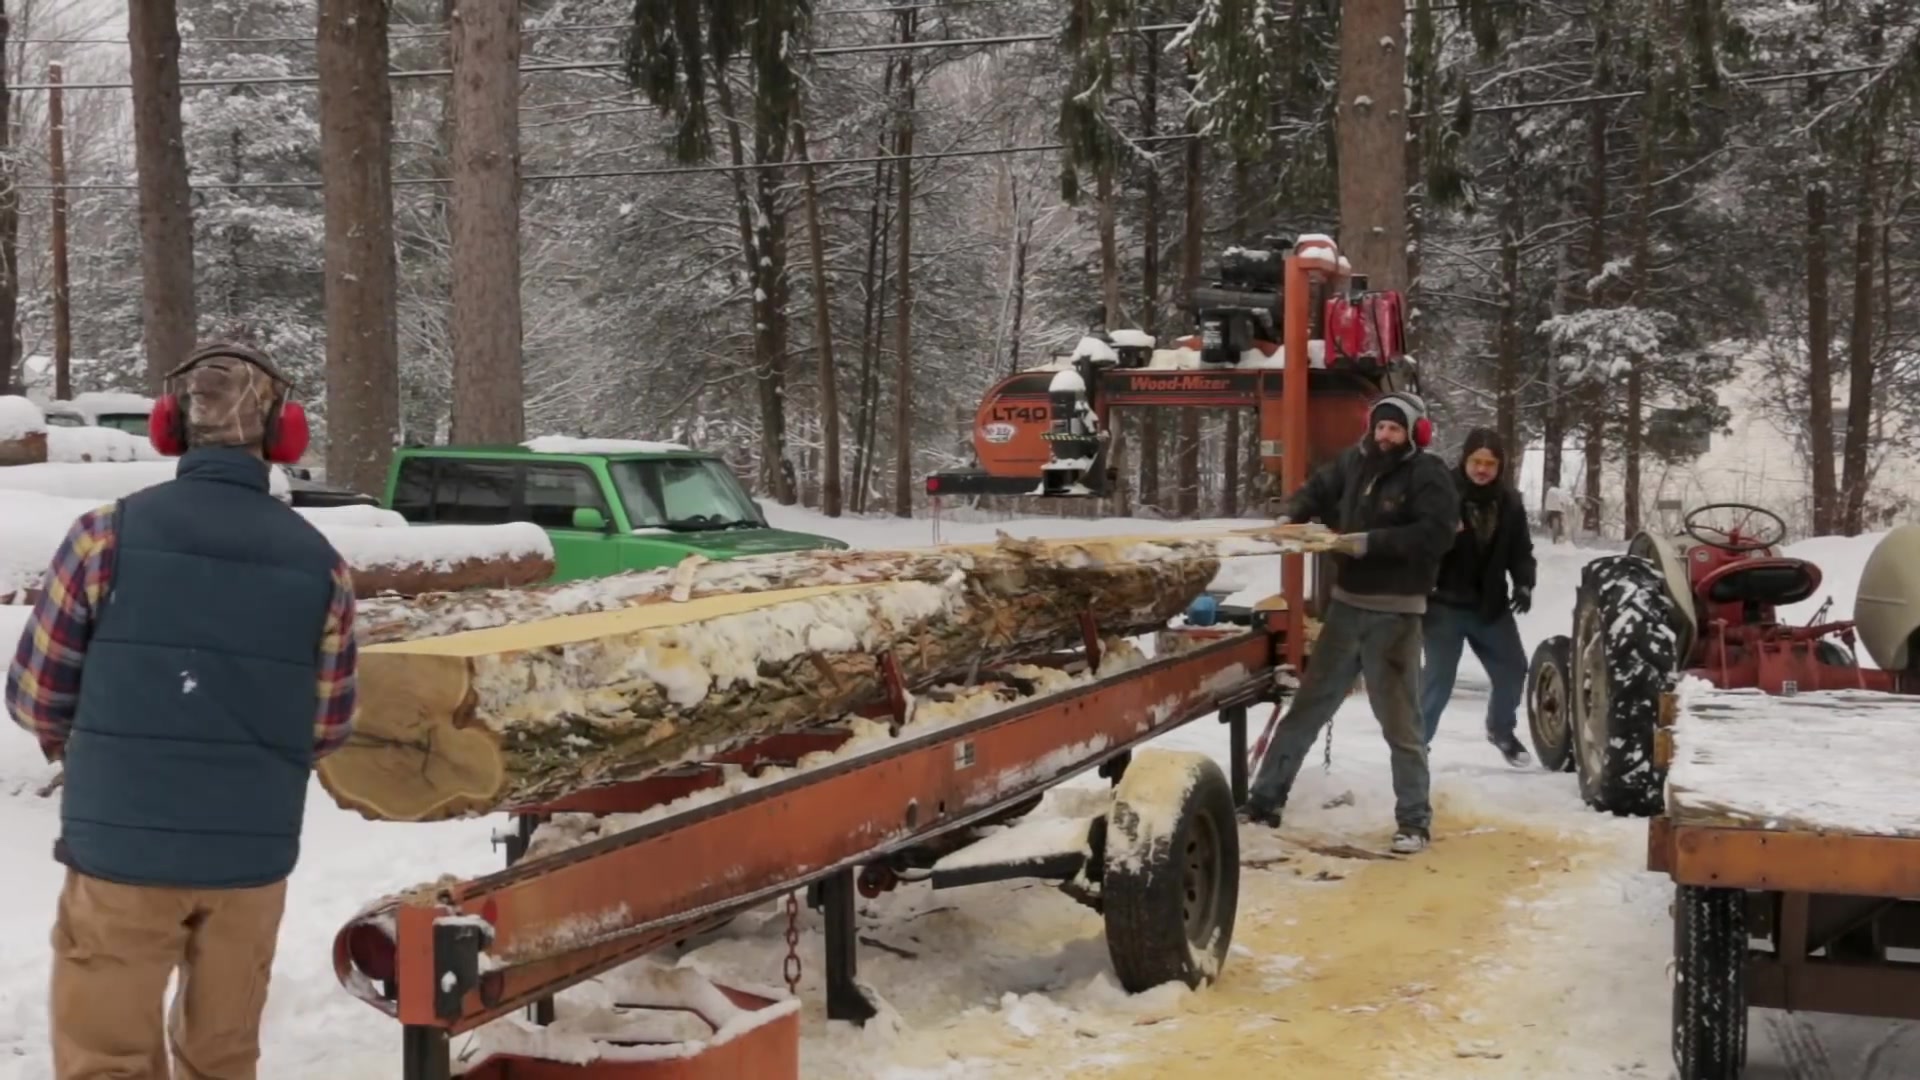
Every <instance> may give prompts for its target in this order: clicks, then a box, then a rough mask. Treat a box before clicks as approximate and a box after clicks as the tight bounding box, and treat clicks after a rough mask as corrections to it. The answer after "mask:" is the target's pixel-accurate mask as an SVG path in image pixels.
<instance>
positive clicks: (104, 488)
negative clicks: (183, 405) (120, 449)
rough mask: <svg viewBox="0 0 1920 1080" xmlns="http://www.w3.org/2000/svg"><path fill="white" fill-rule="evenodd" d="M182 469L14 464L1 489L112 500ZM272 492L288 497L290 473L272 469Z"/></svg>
mask: <svg viewBox="0 0 1920 1080" xmlns="http://www.w3.org/2000/svg"><path fill="white" fill-rule="evenodd" d="M178 470H179V463H178V462H177V461H175V460H173V459H171V458H166V459H162V460H160V461H118V462H112V463H95V464H90V465H79V464H73V463H70V462H48V463H47V464H44V465H14V466H12V467H10V468H0V489H6V490H11V491H38V492H41V493H42V494H46V495H62V496H67V497H70V498H81V499H100V500H103V501H111V500H114V499H119V498H124V497H126V496H128V495H131V494H133V493H134V492H136V491H140V490H142V489H143V488H150V487H152V486H153V485H155V484H164V483H166V482H167V481H169V480H171V479H173V478H174V475H175V473H176V472H177V471H178ZM268 489H269V490H270V491H272V492H273V494H274V495H276V496H279V497H280V498H283V499H284V498H286V496H287V490H288V489H287V474H286V471H285V470H283V469H281V468H280V467H279V466H277V465H276V466H273V467H272V468H271V469H269V470H268Z"/></svg>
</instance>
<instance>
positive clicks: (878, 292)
mask: <svg viewBox="0 0 1920 1080" xmlns="http://www.w3.org/2000/svg"><path fill="white" fill-rule="evenodd" d="M887 77H888V79H889V80H891V79H892V77H893V74H892V71H891V69H889V71H888V74H887ZM884 142H885V140H882V144H883V148H884ZM892 177H893V172H892V169H891V168H890V167H889V166H888V164H887V163H886V162H884V161H880V162H875V163H874V166H873V202H872V204H871V205H870V206H869V207H868V211H867V267H866V274H865V276H864V278H863V279H862V283H861V284H862V289H863V296H862V299H861V312H860V381H859V399H858V403H857V405H856V406H855V409H854V416H853V478H852V480H853V482H852V488H853V493H852V498H851V503H852V506H853V512H854V513H856V514H864V513H866V510H867V473H868V471H869V469H870V468H871V463H872V460H873V431H874V423H873V415H874V412H875V410H876V408H877V407H878V401H877V400H876V399H877V397H878V387H877V378H876V375H875V367H876V365H877V364H878V363H879V353H880V335H881V325H880V324H881V323H882V322H884V321H885V315H884V310H885V297H884V294H885V292H886V288H887V253H888V251H890V250H891V249H890V248H888V247H887V236H888V233H889V232H890V231H891V229H892V224H891V223H892V220H893V215H892V214H890V213H888V212H887V211H886V209H885V204H886V196H887V193H888V192H889V191H891V190H892V186H893V180H892Z"/></svg>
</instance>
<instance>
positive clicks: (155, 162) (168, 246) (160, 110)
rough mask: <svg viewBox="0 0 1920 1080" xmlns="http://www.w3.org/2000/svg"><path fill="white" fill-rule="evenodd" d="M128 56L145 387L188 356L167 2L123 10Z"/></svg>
mask: <svg viewBox="0 0 1920 1080" xmlns="http://www.w3.org/2000/svg"><path fill="white" fill-rule="evenodd" d="M127 45H128V48H129V50H130V52H131V55H132V61H131V63H130V70H131V74H132V80H131V81H132V83H133V156H134V166H135V169H136V171H137V172H138V173H139V182H138V187H139V201H140V279H141V288H140V314H141V333H142V338H143V340H144V342H145V345H146V350H147V386H148V389H149V390H150V391H151V392H153V393H155V394H158V393H160V392H161V390H162V383H163V382H164V381H165V378H166V373H167V372H168V371H170V370H172V369H173V368H174V367H175V366H177V365H179V364H180V363H181V362H182V361H184V360H185V359H186V358H187V357H188V356H189V355H191V354H192V352H193V345H194V335H195V334H196V333H197V324H198V316H197V314H196V310H197V309H196V308H195V307H194V294H193V284H194V277H193V208H192V201H191V200H192V192H191V191H190V190H189V189H188V186H187V144H186V136H185V131H184V128H183V126H182V121H181V117H180V27H179V20H178V17H177V14H176V8H175V0H142V2H141V3H137V4H128V5H127Z"/></svg>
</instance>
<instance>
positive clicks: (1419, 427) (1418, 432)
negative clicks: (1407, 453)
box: [1413, 416, 1433, 450]
mask: <svg viewBox="0 0 1920 1080" xmlns="http://www.w3.org/2000/svg"><path fill="white" fill-rule="evenodd" d="M1431 442H1433V421H1431V420H1429V419H1427V418H1426V417H1424V416H1423V417H1421V418H1420V419H1418V420H1415V421H1414V422H1413V445H1415V446H1417V447H1419V448H1420V449H1422V450H1425V449H1426V448H1427V445H1428V444H1429V443H1431Z"/></svg>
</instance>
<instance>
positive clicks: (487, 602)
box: [357, 525, 1332, 646]
mask: <svg viewBox="0 0 1920 1080" xmlns="http://www.w3.org/2000/svg"><path fill="white" fill-rule="evenodd" d="M1331 539H1332V534H1331V533H1328V532H1327V531H1326V530H1325V529H1324V528H1323V527H1321V526H1319V525H1286V526H1281V527H1279V528H1271V527H1264V528H1253V529H1245V530H1238V531H1234V532H1216V533H1211V534H1208V533H1196V534H1191V535H1187V536H1178V535H1158V536H1142V537H1107V538H1102V539H1095V540H1089V541H1075V540H1051V541H1044V542H1043V543H1045V544H1046V545H1047V546H1048V547H1049V548H1050V549H1051V550H1054V551H1056V552H1058V553H1059V557H1061V558H1092V556H1091V555H1088V554H1085V553H1084V552H1083V553H1082V554H1081V555H1079V556H1074V555H1070V554H1068V553H1069V552H1071V551H1072V550H1073V549H1074V548H1076V547H1078V546H1083V545H1095V546H1096V547H1097V548H1098V549H1101V550H1104V551H1106V552H1109V553H1111V552H1114V551H1123V552H1124V553H1125V554H1126V555H1127V557H1128V559H1129V560H1133V561H1153V560H1155V559H1163V558H1186V557H1204V558H1215V559H1218V558H1231V557H1238V556H1254V555H1282V554H1286V553H1287V552H1290V551H1310V550H1322V549H1324V548H1325V546H1326V544H1327V543H1328V542H1329V541H1331ZM1007 542H1009V541H1007V540H1006V538H1005V537H1004V535H1003V536H1002V539H1001V543H1007ZM1013 542H1014V543H1018V541H1013ZM994 547H995V545H990V544H989V545H965V544H958V545H949V546H945V547H937V548H911V549H902V550H888V551H802V552H792V553H788V554H781V555H761V556H754V557H752V558H743V559H733V560H728V561H725V562H709V561H707V560H705V559H702V558H700V557H699V556H694V557H691V558H689V559H687V560H686V561H685V562H683V563H681V564H680V565H679V566H676V567H672V568H668V569H662V570H643V571H633V572H629V573H624V574H615V575H611V576H609V577H604V578H595V579H593V580H591V581H573V582H564V583H562V584H559V585H549V586H541V587H536V588H529V589H515V590H511V591H480V590H476V591H470V592H464V593H457V594H453V593H449V594H443V595H422V596H415V597H410V598H406V599H391V600H389V599H382V598H374V599H370V600H368V601H367V602H366V603H363V604H361V605H360V608H359V612H358V615H357V625H358V628H359V634H358V638H359V642H360V644H361V645H363V646H365V645H378V644H380V643H382V642H390V641H413V640H417V639H420V638H429V637H443V636H446V635H448V634H458V633H464V632H466V631H469V630H484V629H488V628H490V627H495V626H511V625H514V624H517V623H528V622H536V621H538V620H541V619H551V618H556V617H558V616H562V615H580V614H585V613H587V612H592V611H615V610H618V609H620V608H623V607H627V606H630V605H634V604H654V603H660V602H662V601H667V600H681V601H684V600H690V599H699V598H701V597H708V596H730V595H735V594H739V593H757V592H769V591H772V590H776V589H792V588H804V587H807V586H812V585H853V584H863V583H873V582H880V581H909V580H910V581H943V580H945V579H946V578H948V577H950V576H952V575H953V574H955V573H959V572H963V571H964V570H965V568H966V561H967V559H968V557H969V553H970V552H976V551H992V550H994Z"/></svg>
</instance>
